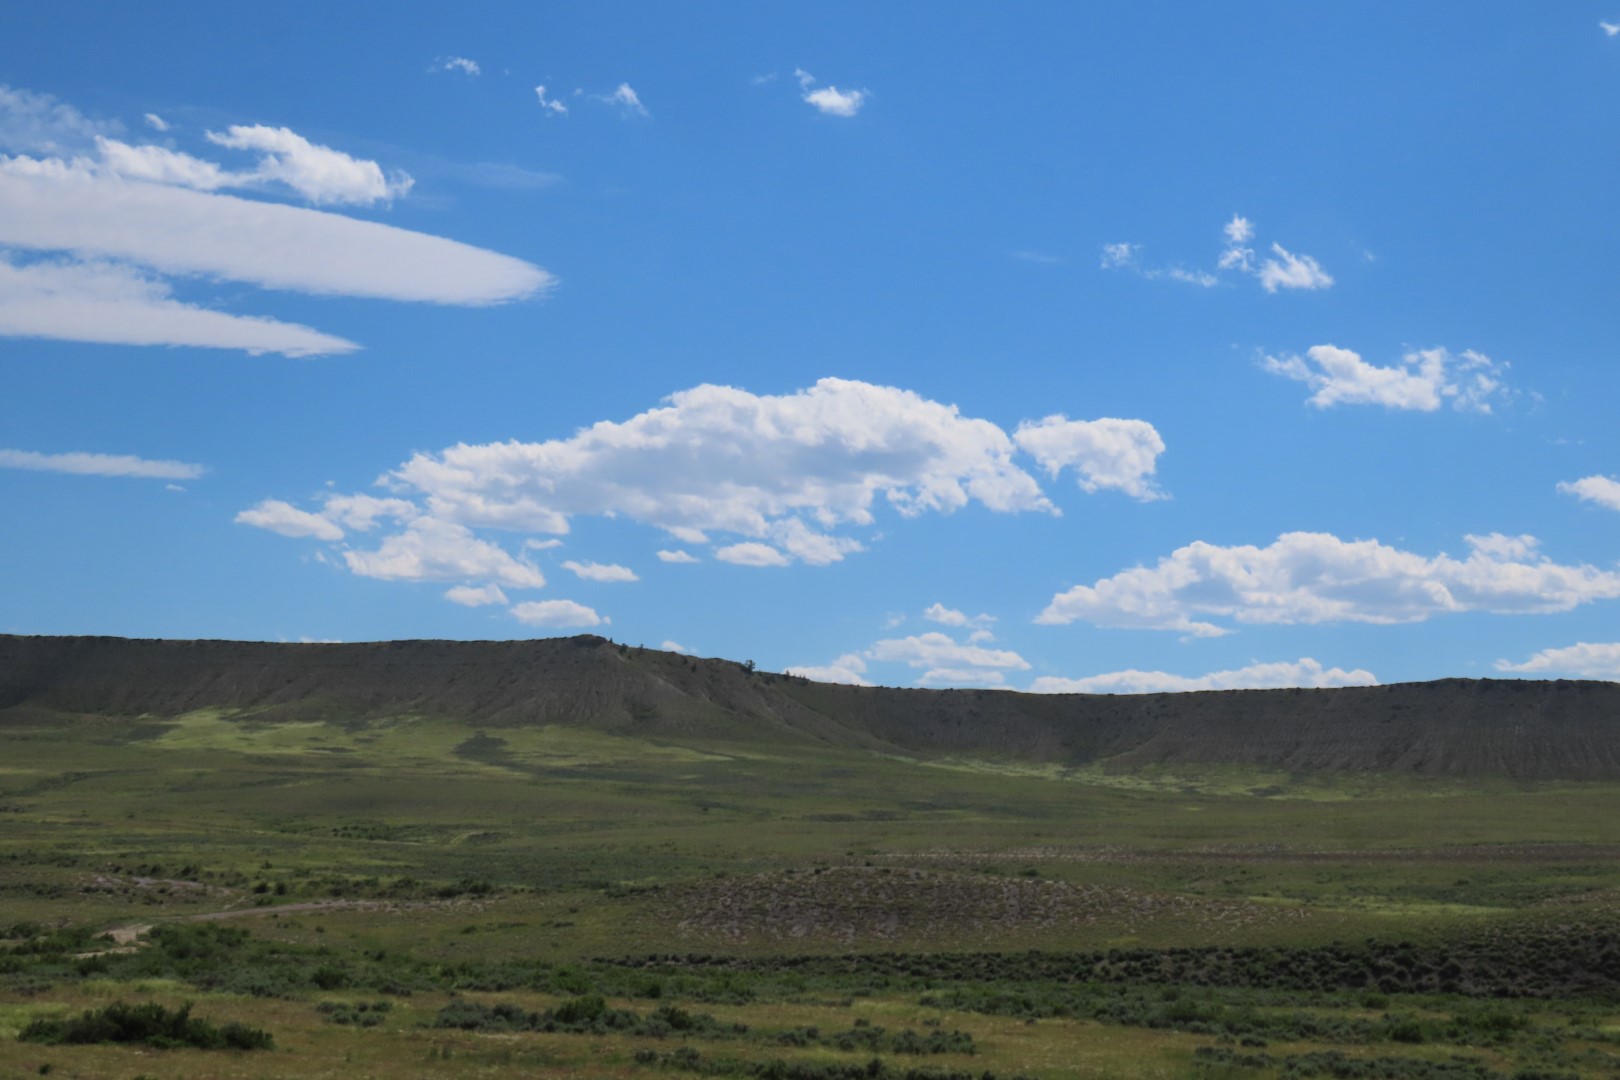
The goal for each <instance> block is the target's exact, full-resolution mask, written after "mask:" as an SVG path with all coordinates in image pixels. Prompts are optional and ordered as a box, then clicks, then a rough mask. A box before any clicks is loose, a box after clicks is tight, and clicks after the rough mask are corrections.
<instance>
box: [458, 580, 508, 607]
mask: <svg viewBox="0 0 1620 1080" xmlns="http://www.w3.org/2000/svg"><path fill="white" fill-rule="evenodd" d="M444 598H445V599H446V600H448V601H450V602H451V603H452V604H460V605H461V606H462V607H487V606H489V605H491V604H502V605H504V604H506V603H507V599H506V594H505V593H503V592H502V591H501V589H500V586H498V585H455V586H452V587H451V588H449V589H446V590H445V592H444Z"/></svg>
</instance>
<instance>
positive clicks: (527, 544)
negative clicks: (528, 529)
mask: <svg viewBox="0 0 1620 1080" xmlns="http://www.w3.org/2000/svg"><path fill="white" fill-rule="evenodd" d="M562 546H563V542H562V541H561V540H558V539H557V538H556V537H555V536H553V537H550V538H548V539H545V540H535V539H533V538H530V539H528V540H525V541H523V550H525V551H550V550H551V549H553V548H560V547H562Z"/></svg>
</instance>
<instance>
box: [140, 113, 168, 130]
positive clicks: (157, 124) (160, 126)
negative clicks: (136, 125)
mask: <svg viewBox="0 0 1620 1080" xmlns="http://www.w3.org/2000/svg"><path fill="white" fill-rule="evenodd" d="M143 119H144V120H145V121H146V124H147V126H148V127H150V128H153V129H154V130H157V131H168V130H169V122H168V121H167V120H165V119H163V117H161V116H159V115H158V114H157V113H147V114H146V116H145V117H143Z"/></svg>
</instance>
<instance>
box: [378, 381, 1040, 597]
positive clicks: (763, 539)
mask: <svg viewBox="0 0 1620 1080" xmlns="http://www.w3.org/2000/svg"><path fill="white" fill-rule="evenodd" d="M669 402H670V403H669V405H667V406H665V407H662V408H657V409H652V410H649V411H647V412H644V413H641V414H640V415H638V416H635V417H632V418H631V419H629V420H627V421H624V422H622V423H616V422H613V421H602V422H600V423H597V424H595V425H593V426H591V427H589V428H586V429H585V430H583V431H581V432H579V433H578V434H577V435H575V436H573V437H571V438H568V439H558V440H551V441H549V442H544V443H519V442H506V443H493V444H486V445H480V446H469V445H460V446H455V447H451V448H449V449H447V450H444V451H442V452H441V453H439V454H418V455H417V456H416V457H414V458H412V459H411V460H410V461H408V462H406V463H405V464H404V465H403V466H401V467H400V468H399V469H398V470H396V471H395V472H394V473H393V474H391V477H392V479H393V480H394V481H396V482H398V483H399V484H403V485H406V486H407V487H409V488H414V489H415V490H417V491H419V492H421V493H422V495H423V496H424V497H425V498H426V499H427V503H428V506H429V508H430V510H431V512H432V513H433V515H434V516H435V517H439V518H442V519H444V520H449V521H458V522H461V523H463V524H467V525H479V526H494V527H499V528H509V529H520V530H525V531H533V532H549V533H557V534H562V533H566V532H567V531H568V528H569V518H570V517H571V516H574V515H579V514H589V515H604V514H615V515H619V516H623V517H628V518H630V519H632V520H635V521H640V522H643V523H646V524H650V525H654V526H656V527H659V528H662V529H664V530H665V531H666V532H668V533H670V534H671V535H672V536H675V537H677V538H678V539H680V540H682V541H683V542H685V543H689V544H691V543H704V542H707V540H708V534H709V533H711V532H717V533H729V534H733V535H736V536H739V537H741V538H742V539H744V540H746V541H747V543H743V544H735V545H732V546H731V547H730V548H727V549H726V553H725V554H720V553H717V557H720V558H722V559H726V560H729V561H737V560H739V559H740V560H743V561H746V562H749V563H750V564H751V565H776V564H780V563H782V562H785V561H787V560H788V559H789V558H796V559H799V560H802V561H805V562H810V563H826V562H832V561H836V560H837V559H839V558H842V557H843V555H844V553H846V552H847V551H850V550H854V548H855V544H854V542H853V541H851V540H850V539H849V538H847V537H834V536H830V535H829V534H828V532H827V530H829V529H831V528H834V527H837V526H839V525H841V524H854V525H863V526H864V525H870V524H872V523H873V522H874V520H875V519H874V515H873V509H874V506H875V504H876V502H877V501H878V499H879V498H881V499H882V500H883V501H885V502H887V503H888V504H889V505H890V506H892V507H893V508H895V509H896V510H897V511H898V512H900V513H901V514H903V515H907V516H912V515H917V514H921V513H923V512H926V511H938V512H950V511H953V510H957V509H960V508H962V507H964V506H966V505H968V504H969V503H970V502H974V501H977V502H979V503H982V504H983V505H985V506H986V507H988V508H989V509H991V510H995V511H1000V512H1013V511H1024V510H1039V511H1047V512H1050V511H1051V510H1052V505H1051V503H1050V502H1049V501H1048V500H1047V499H1046V498H1045V497H1044V496H1043V495H1042V494H1041V491H1040V488H1039V485H1038V484H1037V483H1036V482H1035V480H1034V478H1033V477H1031V476H1030V475H1029V474H1027V473H1025V472H1024V471H1023V470H1022V469H1020V468H1018V467H1017V466H1016V465H1015V464H1013V462H1012V455H1013V453H1014V451H1015V447H1014V445H1013V442H1012V440H1011V439H1009V438H1008V437H1007V435H1006V433H1005V432H1003V431H1002V430H1001V429H1000V428H998V427H997V426H996V425H994V424H992V423H990V422H989V421H986V420H976V419H971V418H968V417H964V416H962V415H961V413H960V412H959V410H958V409H957V408H956V407H954V406H950V405H942V404H940V403H938V402H934V401H929V400H927V399H925V398H922V397H920V396H918V395H917V394H914V393H911V392H909V391H905V390H899V389H895V388H892V387H882V386H873V385H871V384H868V383H862V382H852V381H848V380H843V379H823V380H821V381H820V382H818V383H816V385H815V386H814V387H812V388H810V389H808V390H803V391H799V392H797V393H793V394H785V395H781V396H769V395H756V394H751V393H748V392H747V391H744V390H738V389H734V388H731V387H723V386H700V387H696V388H694V389H692V390H686V391H682V392H680V393H677V394H675V395H673V396H672V397H671V398H670V399H669ZM784 553H785V554H784Z"/></svg>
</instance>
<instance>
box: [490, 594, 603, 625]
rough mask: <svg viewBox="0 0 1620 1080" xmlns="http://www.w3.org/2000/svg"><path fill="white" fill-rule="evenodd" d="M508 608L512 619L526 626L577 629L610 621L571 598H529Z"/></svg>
mask: <svg viewBox="0 0 1620 1080" xmlns="http://www.w3.org/2000/svg"><path fill="white" fill-rule="evenodd" d="M510 610H511V612H512V617H513V618H514V619H516V620H517V621H518V622H520V623H524V624H525V625H528V626H549V627H555V628H559V629H567V628H573V629H579V628H584V627H588V626H601V625H602V624H603V623H606V622H608V621H610V620H608V619H606V618H604V617H603V616H601V615H598V614H597V613H596V611H595V610H594V609H592V608H588V607H586V606H585V605H584V604H577V603H575V602H574V601H572V600H529V601H526V602H525V603H522V604H513V605H512V607H511V609H510Z"/></svg>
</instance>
